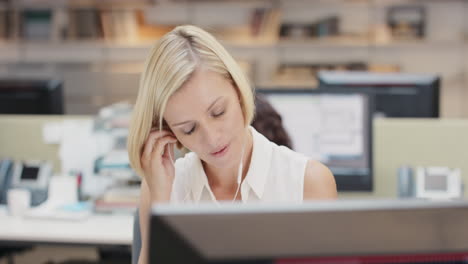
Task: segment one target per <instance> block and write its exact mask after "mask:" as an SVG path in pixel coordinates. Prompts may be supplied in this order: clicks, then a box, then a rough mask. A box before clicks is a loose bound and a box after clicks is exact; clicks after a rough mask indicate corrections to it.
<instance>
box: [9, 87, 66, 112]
mask: <svg viewBox="0 0 468 264" xmlns="http://www.w3.org/2000/svg"><path fill="white" fill-rule="evenodd" d="M0 114H30V115H31V114H39V115H44V114H64V103H63V85H62V82H60V81H58V80H24V79H4V80H0Z"/></svg>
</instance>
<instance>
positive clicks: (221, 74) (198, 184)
mask: <svg viewBox="0 0 468 264" xmlns="http://www.w3.org/2000/svg"><path fill="white" fill-rule="evenodd" d="M254 111H255V106H254V96H253V91H252V88H251V87H250V85H249V83H248V81H247V79H246V77H245V76H244V74H243V73H242V71H241V69H240V68H239V66H238V65H237V64H236V62H235V61H234V59H233V58H232V57H231V56H230V55H229V54H228V52H227V51H226V50H225V49H224V48H223V47H222V46H221V44H220V43H219V42H218V41H217V40H216V39H215V38H214V37H213V36H212V35H210V34H209V33H207V32H205V31H204V30H202V29H200V28H198V27H195V26H179V27H176V28H175V29H174V30H172V31H171V32H169V33H167V34H166V35H165V36H163V37H162V38H161V39H160V40H159V41H158V42H157V43H156V44H155V46H154V47H153V48H152V50H151V53H150V55H149V57H148V59H147V61H146V65H145V69H144V71H143V73H142V76H141V80H140V87H139V92H138V98H137V101H136V104H135V109H134V113H133V118H132V123H131V127H130V134H129V140H128V150H129V156H130V161H131V164H132V166H133V168H134V169H135V170H136V171H137V172H138V173H139V175H141V176H142V184H141V202H140V227H141V234H142V249H141V254H140V261H139V263H146V262H147V260H146V256H147V254H148V250H149V249H148V245H147V241H148V228H149V227H148V218H149V210H150V206H151V204H152V203H168V202H171V203H185V202H192V203H198V202H200V201H211V202H215V203H216V202H218V201H237V200H238V201H241V202H249V201H269V202H275V201H278V202H301V201H302V200H304V199H333V198H335V197H336V195H337V192H336V184H335V181H334V177H333V175H332V174H331V172H330V170H329V169H328V168H327V167H325V166H324V165H323V164H321V163H320V162H318V161H314V160H310V159H308V158H307V157H305V156H303V155H302V154H299V153H296V152H294V151H292V150H290V149H288V148H286V147H283V146H278V145H276V144H274V143H272V142H270V141H269V140H267V139H266V138H265V137H264V136H262V135H261V134H259V133H258V132H257V131H256V130H255V129H254V128H253V127H251V126H250V124H251V122H252V119H253V117H254ZM175 145H178V146H179V147H182V146H183V147H185V148H187V149H188V150H190V151H191V152H189V153H188V154H186V155H185V156H184V157H183V158H179V159H177V160H176V161H175V163H174V152H173V150H174V146H175Z"/></svg>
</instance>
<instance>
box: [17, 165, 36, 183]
mask: <svg viewBox="0 0 468 264" xmlns="http://www.w3.org/2000/svg"><path fill="white" fill-rule="evenodd" d="M39 169H40V167H38V166H26V165H24V166H23V170H22V171H21V177H20V178H21V180H37V178H38V177H39Z"/></svg>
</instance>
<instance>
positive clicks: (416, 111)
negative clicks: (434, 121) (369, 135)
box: [318, 71, 440, 118]
mask: <svg viewBox="0 0 468 264" xmlns="http://www.w3.org/2000/svg"><path fill="white" fill-rule="evenodd" d="M318 80H319V89H323V90H327V89H328V88H345V89H349V90H350V91H359V92H365V93H371V94H374V95H375V114H376V115H377V116H383V117H397V118H404V117H413V118H436V117H439V115H440V113H439V97H440V77H438V76H436V75H431V74H408V73H371V72H344V71H341V72H338V71H323V72H319V74H318Z"/></svg>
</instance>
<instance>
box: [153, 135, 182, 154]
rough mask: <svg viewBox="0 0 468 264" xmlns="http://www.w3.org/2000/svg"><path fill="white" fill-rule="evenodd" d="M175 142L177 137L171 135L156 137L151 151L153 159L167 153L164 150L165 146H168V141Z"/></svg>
mask: <svg viewBox="0 0 468 264" xmlns="http://www.w3.org/2000/svg"><path fill="white" fill-rule="evenodd" d="M175 142H177V139H176V138H175V137H173V136H164V137H161V138H159V139H158V141H157V142H156V143H155V146H154V147H153V152H152V153H151V157H152V158H153V159H155V158H158V157H162V156H163V155H166V156H167V155H169V153H167V151H165V149H166V146H168V145H169V144H170V143H175Z"/></svg>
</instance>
